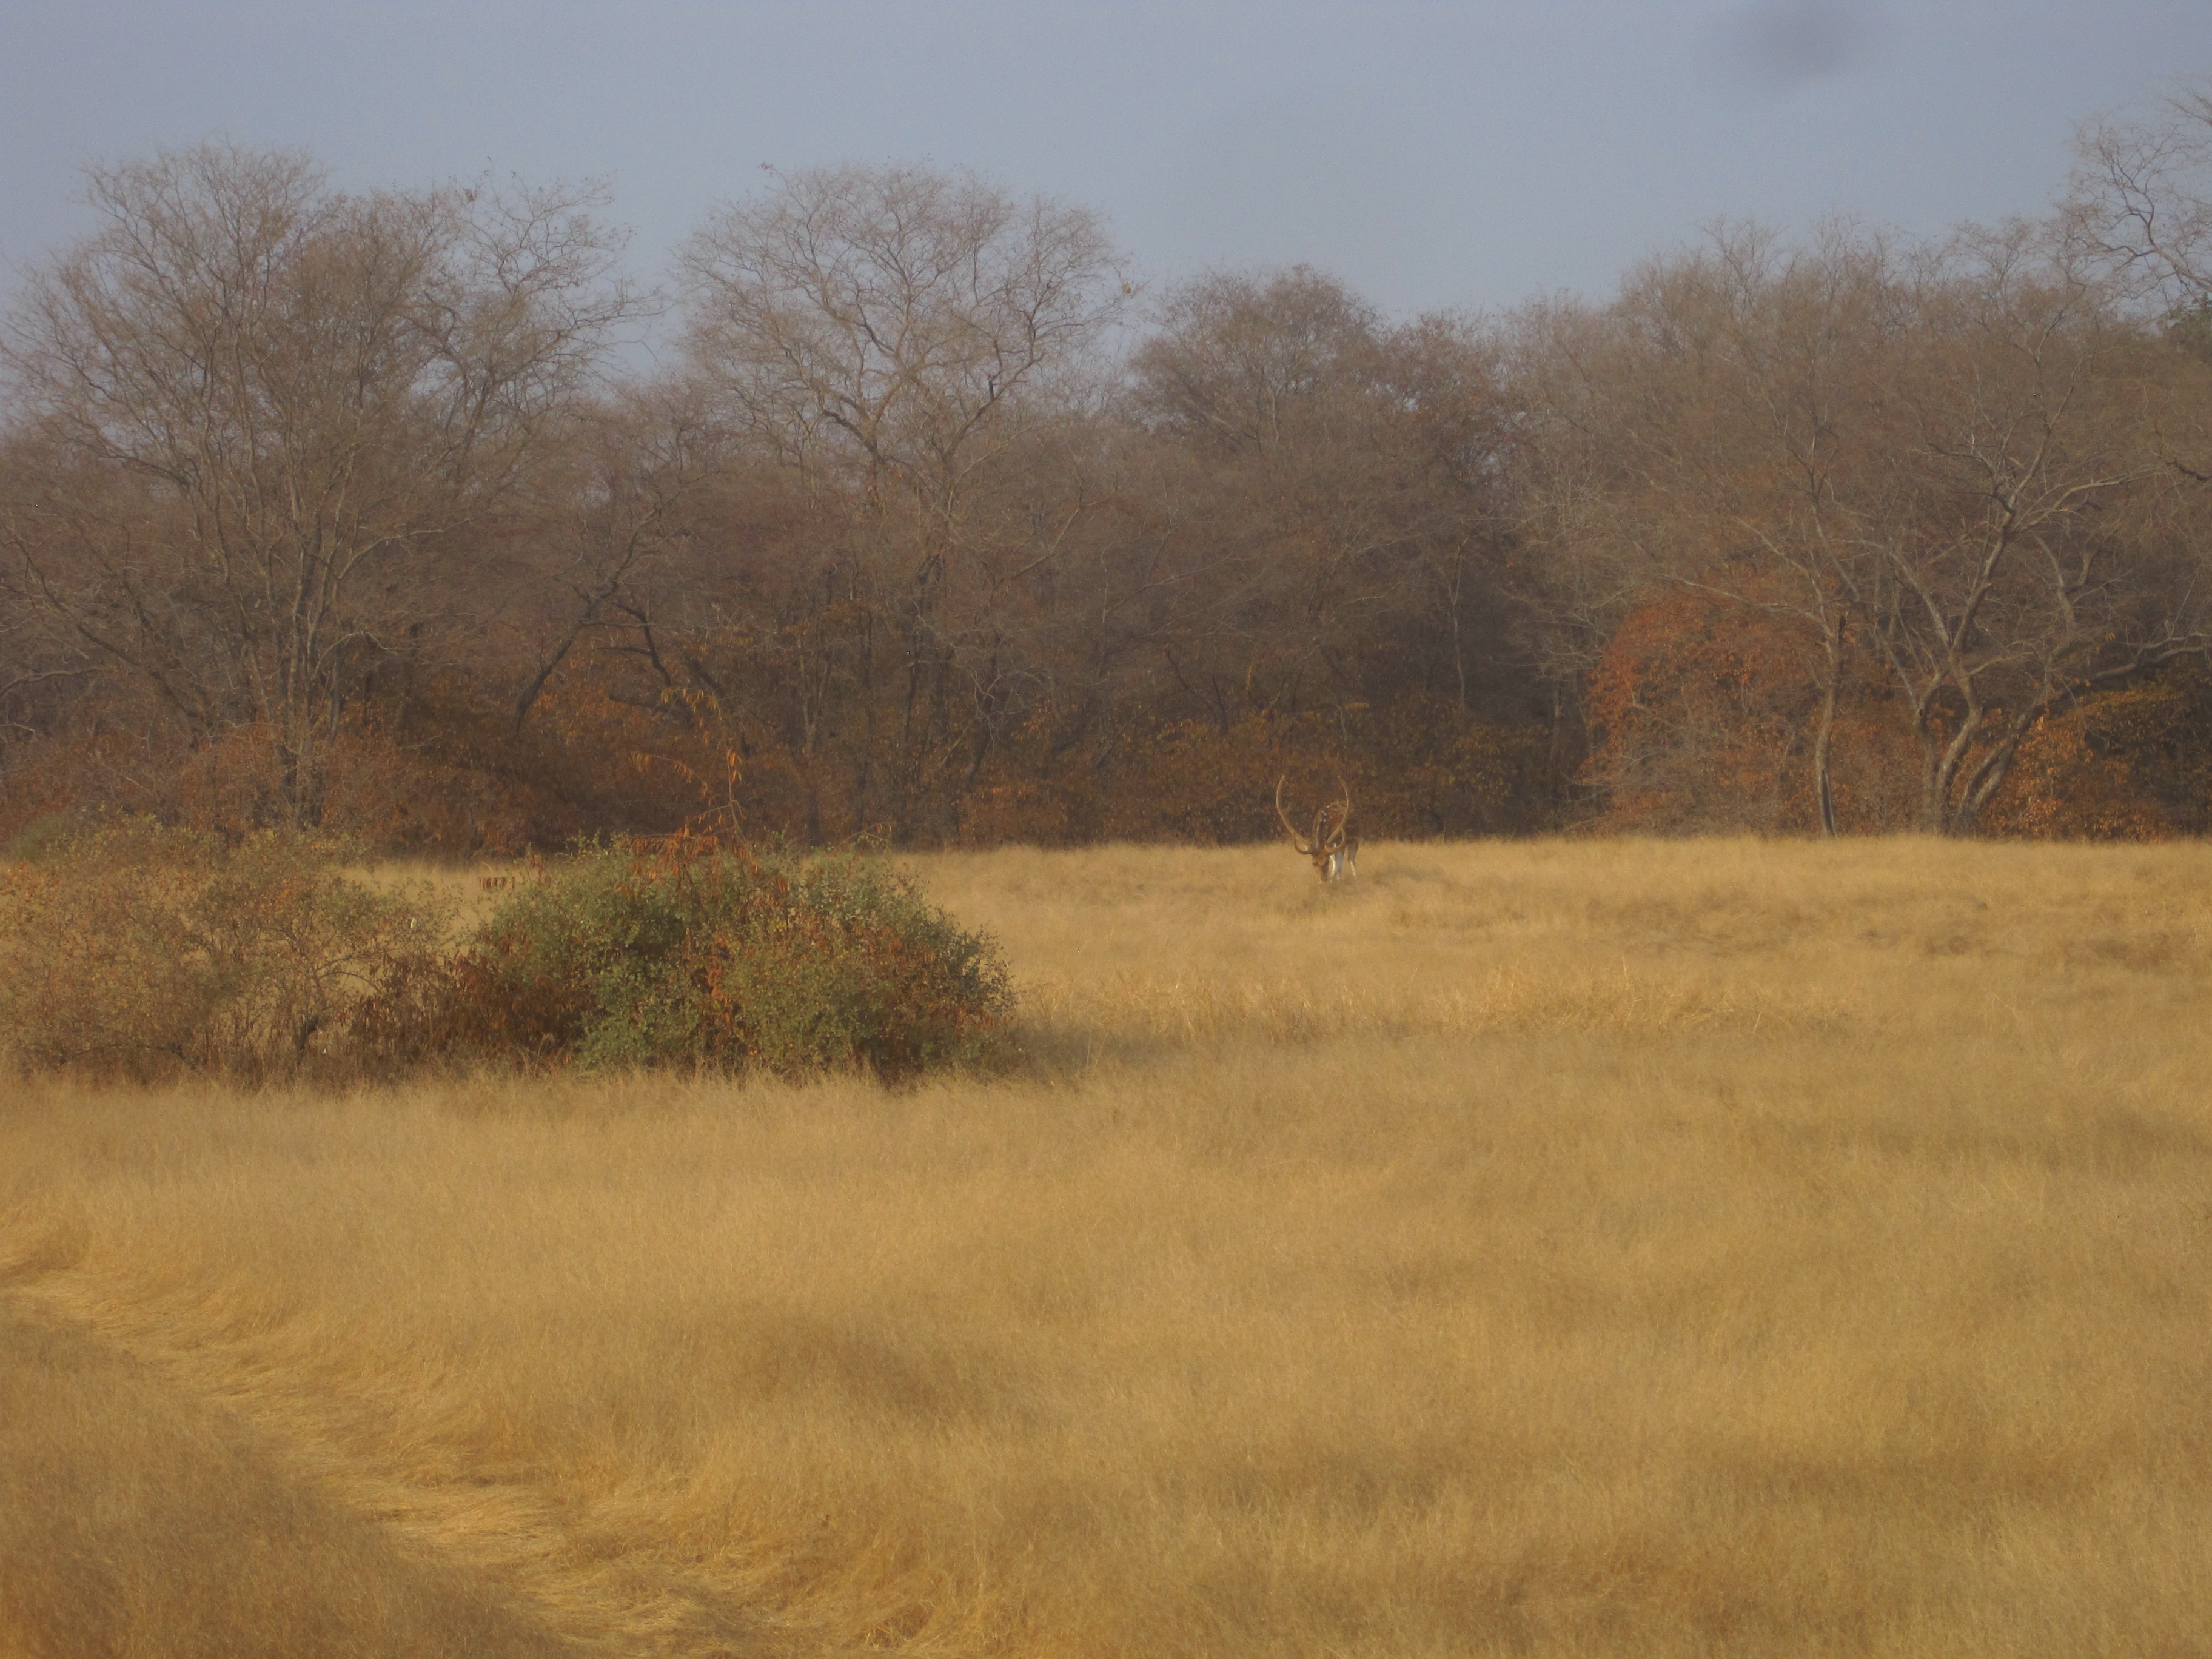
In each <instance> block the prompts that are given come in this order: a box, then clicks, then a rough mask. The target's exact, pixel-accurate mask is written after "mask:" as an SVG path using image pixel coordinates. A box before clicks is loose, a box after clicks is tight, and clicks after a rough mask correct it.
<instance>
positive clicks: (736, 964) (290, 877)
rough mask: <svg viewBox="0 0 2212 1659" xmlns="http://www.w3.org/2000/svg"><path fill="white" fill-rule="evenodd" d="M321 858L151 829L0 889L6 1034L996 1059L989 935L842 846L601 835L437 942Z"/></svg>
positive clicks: (687, 1061) (721, 1061) (620, 1062)
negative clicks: (769, 850) (795, 850)
mask: <svg viewBox="0 0 2212 1659" xmlns="http://www.w3.org/2000/svg"><path fill="white" fill-rule="evenodd" d="M343 854H344V849H343V848H341V847H339V846H337V845H335V844H332V843H329V842H322V841H319V840H315V839H313V838H310V837H304V836H283V835H277V834H264V835H258V836H252V837H250V838H248V839H246V840H245V841H243V842H235V843H231V842H224V841H222V840H221V839H220V838H218V837H216V836H209V835H203V834H197V833H195V832H192V831H190V830H182V829H163V828H161V827H160V826H158V825H156V824H154V823H148V822H133V823H124V824H118V825H114V826H111V827H109V828H107V829H100V830H98V831H95V832H94V833H91V834H89V835H85V836H77V837H75V838H72V839H70V840H68V841H66V842H63V843H62V844H61V845H60V846H59V847H58V848H57V849H55V850H53V851H52V853H51V854H49V855H48V856H46V857H45V858H43V859H41V860H39V861H37V862H34V863H24V864H19V865H17V866H14V867H13V868H12V869H11V870H9V872H7V873H6V875H5V876H4V878H0V1047H4V1048H6V1049H7V1050H8V1051H9V1057H10V1058H11V1059H12V1060H14V1061H15V1063H17V1064H19V1065H25V1066H34V1067H51V1068H66V1069H70V1070H76V1071H81V1072H88V1073H94V1074H101V1075H119V1076H126V1077H135V1078H142V1079H152V1078H157V1077H161V1076H165V1075H168V1074H172V1073H179V1072H186V1071H191V1072H211V1073H219V1074H222V1075H226V1076H230V1077H234V1078H239V1079H248V1080H254V1079H270V1078H280V1077H289V1076H296V1075H301V1074H302V1073H306V1074H311V1075H319V1076H324V1077H328V1078H332V1079H350V1078H358V1077H364V1076H391V1075H394V1074H397V1073H404V1072H405V1071H407V1070H410V1069H412V1068H413V1067H416V1066H422V1065H425V1064H436V1063H440V1062H442V1061H446V1060H459V1061H463V1062H467V1063H475V1064H493V1065H500V1064H509V1063H517V1062H520V1063H542V1064H552V1065H580V1066H671V1065H674V1066H706V1067H711V1068H714V1069H719V1070H726V1071H736V1070H740V1069H744V1068H747V1067H751V1066H760V1067H763V1068H765V1069H767V1070H769V1071H774V1072H778V1073H786V1074H795V1073H814V1072H825V1071H856V1070H866V1071H871V1072H873V1073H876V1074H878V1075H879V1076H882V1077H885V1078H892V1079H898V1078H906V1077H910V1076H913V1075H914V1074H915V1073H919V1072H921V1071H924V1070H926V1069H927V1068H930V1067H933V1066H940V1065H946V1064H970V1065H972V1064H976V1063H980V1062H984V1061H987V1060H992V1059H994V1057H996V1056H998V1055H1000V1054H1002V1053H1003V1052H1004V1050H1005V1048H1006V1042H1007V1037H1006V1017H1007V1015H1008V1013H1009V1012H1010V1011H1011V1006H1012V996H1011V994H1010V993H1009V991H1008V988H1007V981H1006V969H1005V968H1004V966H1003V964H1002V963H1000V958H999V956H998V953H997V951H996V950H995V949H994V946H993V945H991V944H990V943H989V942H988V941H987V940H986V939H981V938H979V937H977V936H976V935H974V934H971V933H963V931H962V930H961V929H959V928H958V927H956V926H954V925H953V923H952V922H951V921H950V920H949V919H948V918H947V917H946V916H945V915H944V914H943V913H942V912H941V911H939V910H938V909H936V908H933V906H931V905H930V904H928V903H927V902H926V901H925V900H924V899H923V898H922V896H921V894H920V893H919V892H918V891H917V890H915V887H914V885H913V884H912V883H910V882H908V881H907V880H904V879H903V878H900V877H898V876H896V875H895V874H894V873H892V872H890V871H888V870H886V869H885V868H884V867H883V866H880V865H878V864H875V863H872V862H869V861H867V860H860V859H851V858H848V859H829V860H805V859H798V858H787V857H770V858H757V857H755V856H754V855H752V854H750V853H748V852H744V851H742V850H738V851H724V850H721V849H720V848H714V847H713V846H711V845H708V846H703V847H702V846H700V845H697V844H693V843H686V842H678V843H675V844H673V845H667V844H664V845H662V846H660V847H659V848H596V849H592V850H589V851H586V852H585V853H583V854H580V855H579V856H578V857H577V858H576V859H574V860H571V861H569V862H568V863H566V864H563V865H562V866H557V867H556V869H555V870H553V871H552V872H550V873H548V874H547V875H546V876H545V877H544V879H542V880H539V881H537V882H533V883H531V884H527V885H526V886H524V887H522V888H520V889H519V890H516V891H515V892H514V894H513V896H511V897H509V898H508V899H507V901H506V902H504V903H502V904H501V906H500V908H498V909H497V910H496V911H495V913H494V914H493V915H492V917H491V919H490V920H489V921H488V922H486V923H485V924H484V926H483V927H482V928H481V929H480V930H478V932H477V934H476V935H475V936H474V937H473V938H472V939H469V940H467V941H466V942H465V943H464V944H462V945H460V946H459V948H458V949H455V948H452V947H450V946H449V945H447V942H446V940H447V932H448V929H447V918H446V916H445V915H444V914H443V913H442V912H441V911H440V910H439V909H438V908H435V907H434V906H432V905H430V904H429V903H428V902H425V901H423V900H421V899H418V898H414V897H410V896H404V895H400V894H396V893H383V892H378V891H375V890H372V889H370V888H368V887H367V886H365V885H363V884H362V883H360V882H359V881H356V880H354V879H352V878H349V877H348V876H347V874H346V873H345V872H344V869H343Z"/></svg>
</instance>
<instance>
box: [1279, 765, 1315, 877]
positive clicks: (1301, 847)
mask: <svg viewBox="0 0 2212 1659" xmlns="http://www.w3.org/2000/svg"><path fill="white" fill-rule="evenodd" d="M1289 776H1290V774H1289V773H1287V772H1285V773H1284V774H1283V775H1282V776H1281V777H1279V778H1277V779H1276V780H1275V816H1276V817H1279V818H1280V819H1282V821H1283V828H1284V829H1287V830H1289V831H1290V834H1291V842H1292V844H1294V845H1295V846H1296V847H1297V849H1298V851H1300V852H1301V853H1304V854H1305V855H1306V856H1307V857H1309V858H1310V857H1312V856H1313V850H1314V849H1313V848H1311V847H1309V846H1308V845H1307V844H1306V838H1305V837H1304V836H1302V835H1300V834H1299V833H1298V826H1297V825H1296V824H1295V823H1291V815H1290V814H1289V813H1288V812H1285V811H1283V779H1284V778H1287V777H1289ZM1318 828H1319V826H1318V825H1316V829H1318ZM1315 839H1316V840H1319V839H1320V837H1319V836H1318V835H1316V837H1315Z"/></svg>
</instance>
